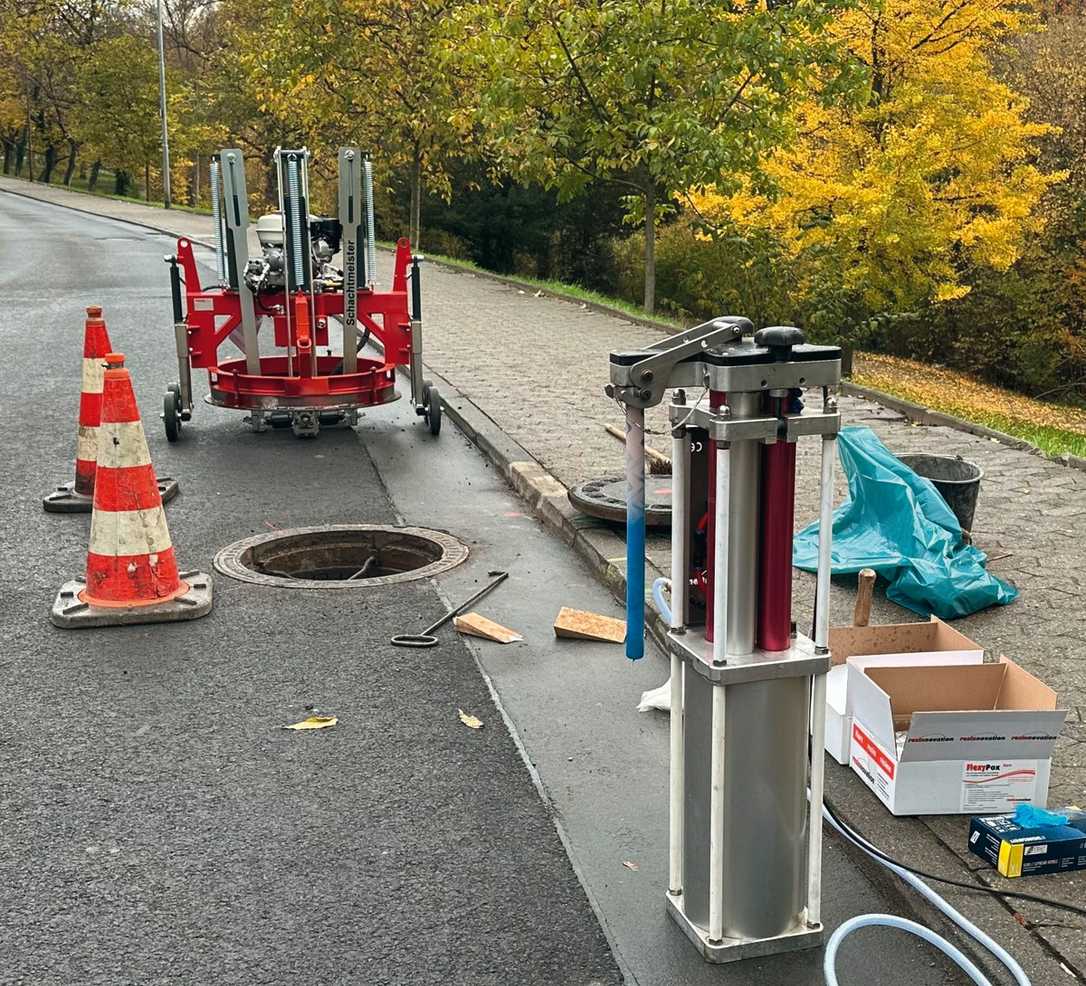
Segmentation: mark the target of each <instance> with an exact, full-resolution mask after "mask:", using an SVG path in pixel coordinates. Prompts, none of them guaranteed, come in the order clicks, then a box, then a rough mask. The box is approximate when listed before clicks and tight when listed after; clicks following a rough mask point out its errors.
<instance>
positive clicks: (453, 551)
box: [215, 524, 468, 589]
mask: <svg viewBox="0 0 1086 986" xmlns="http://www.w3.org/2000/svg"><path fill="white" fill-rule="evenodd" d="M467 555H468V549H467V547H466V546H465V545H464V544H463V543H462V542H460V541H458V540H457V539H456V538H454V537H452V536H451V535H448V534H445V533H443V532H441V531H430V530H426V529H424V528H417V527H415V528H398V527H383V526H380V525H370V524H355V525H337V526H329V527H309V528H297V529H294V530H288V531H279V532H276V533H275V534H264V535H257V536H256V537H251V538H246V539H245V540H244V541H239V542H237V543H235V544H232V545H229V546H227V547H226V548H224V549H223V550H222V551H220V552H219V553H218V555H217V556H216V558H215V567H216V568H217V569H218V570H219V571H220V572H222V573H223V574H225V575H230V576H232V577H233V578H237V579H241V580H243V581H246V582H255V583H258V584H262V585H278V586H291V585H293V586H298V587H302V588H310V589H317V588H324V587H327V588H349V587H355V586H366V585H387V584H390V583H395V582H406V581H412V580H415V579H423V578H428V577H430V576H432V575H437V574H440V573H441V572H445V571H447V570H448V569H450V568H452V567H454V566H455V565H458V564H460V562H462V561H463V560H464V559H465V558H466V557H467Z"/></svg>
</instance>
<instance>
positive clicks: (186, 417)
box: [166, 383, 192, 421]
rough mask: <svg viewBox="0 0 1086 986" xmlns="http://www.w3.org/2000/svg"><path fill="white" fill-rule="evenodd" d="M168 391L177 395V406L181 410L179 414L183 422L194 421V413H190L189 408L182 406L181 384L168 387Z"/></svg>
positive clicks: (172, 384)
mask: <svg viewBox="0 0 1086 986" xmlns="http://www.w3.org/2000/svg"><path fill="white" fill-rule="evenodd" d="M166 389H167V390H169V391H171V392H172V393H174V394H176V395H177V406H178V408H179V411H178V414H179V415H180V417H181V420H182V421H191V420H192V411H190V410H188V409H187V408H185V407H183V406H182V404H181V384H179V383H170V384H167V385H166Z"/></svg>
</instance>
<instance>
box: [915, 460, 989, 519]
mask: <svg viewBox="0 0 1086 986" xmlns="http://www.w3.org/2000/svg"><path fill="white" fill-rule="evenodd" d="M898 458H899V459H900V460H901V461H902V462H904V463H905V465H907V466H908V467H909V468H910V469H912V471H913V472H915V473H916V474H917V475H918V476H923V477H924V478H925V479H930V480H931V482H932V485H933V486H934V487H935V488H936V489H937V490H938V491H939V492H940V493H941V494H942V495H943V499H944V500H946V502H947V506H948V507H950V509H951V510H953V511H954V516H955V517H957V518H958V523H959V524H961V525H962V530H963V531H966V532H968V531H971V530H973V515H974V514H975V513H976V512H977V496H978V495H979V494H980V481H981V480H982V479H983V478H984V472H983V470H982V469H981V468H980V466H978V465H974V464H973V463H972V462H967V461H966V460H965V459H963V458H962V457H961V456H960V455H959V456H949V455H925V454H923V453H917V454H915V455H899V456H898Z"/></svg>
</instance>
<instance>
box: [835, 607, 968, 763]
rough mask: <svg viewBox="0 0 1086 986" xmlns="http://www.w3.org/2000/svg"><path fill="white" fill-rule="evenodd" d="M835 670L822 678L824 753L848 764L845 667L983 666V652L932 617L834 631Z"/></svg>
mask: <svg viewBox="0 0 1086 986" xmlns="http://www.w3.org/2000/svg"><path fill="white" fill-rule="evenodd" d="M830 654H831V656H832V659H833V667H832V668H831V669H830V673H829V674H828V675H827V677H826V744H825V745H826V752H827V753H829V754H830V756H832V757H833V758H834V760H836V761H837V762H838V763H839V764H847V763H848V757H849V746H850V744H851V741H852V711H851V709H850V708H849V705H848V697H847V696H848V687H847V686H848V668H847V667H846V662H848V663H849V664H856V665H857V666H858V667H869V666H872V665H878V666H880V667H900V666H907V665H915V664H981V663H982V662H983V661H984V648H983V647H981V645H980V644H978V643H977V642H976V641H974V640H970V639H969V638H968V637H967V636H966V635H965V634H964V633H960V632H959V631H957V630H955V629H954V628H953V627H952V626H950V625H949V624H947V623H944V622H943V621H942V620H940V619H939V618H938V617H936V616H933V617H932V618H931V619H930V620H929V621H928V622H927V623H884V624H882V625H881V626H866V627H832V628H831V629H830Z"/></svg>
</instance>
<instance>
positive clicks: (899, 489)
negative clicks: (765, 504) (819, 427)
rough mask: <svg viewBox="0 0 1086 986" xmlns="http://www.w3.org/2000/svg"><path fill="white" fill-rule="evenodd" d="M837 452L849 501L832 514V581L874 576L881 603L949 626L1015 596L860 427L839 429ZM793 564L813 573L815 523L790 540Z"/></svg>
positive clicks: (942, 506) (930, 492)
mask: <svg viewBox="0 0 1086 986" xmlns="http://www.w3.org/2000/svg"><path fill="white" fill-rule="evenodd" d="M837 447H838V449H839V450H840V454H841V464H842V465H843V466H844V468H845V475H846V476H847V477H848V491H849V498H848V499H847V500H846V501H845V502H844V503H843V504H841V506H840V507H838V508H837V510H836V511H834V515H833V551H832V556H831V557H832V565H831V570H832V572H833V574H834V575H849V574H855V573H856V572H858V571H860V569H861V568H871V569H874V570H875V571H876V572H877V573H878V574H879V575H880V576H881V577H882V578H884V579H886V581H887V582H889V586H888V587H887V590H886V597H887V598H888V599H890V600H891V601H893V602H895V603H897V604H898V605H899V606H904V607H905V608H906V609H911V610H912V611H913V612H914V613H920V614H921V615H923V616H930V615H931V614H932V613H934V614H935V615H936V616H938V617H939V618H940V619H944V620H953V619H956V618H958V617H960V616H968V615H969V614H970V613H976V612H977V611H978V610H982V609H984V608H985V607H987V606H992V605H993V604H996V603H999V604H1001V605H1006V604H1007V603H1010V602H1013V601H1014V600H1015V599H1016V598H1017V597H1018V590H1017V589H1016V588H1014V586H1012V585H1008V584H1007V583H1006V582H1003V581H1001V580H1000V579H997V578H996V577H995V576H994V575H990V574H989V573H988V572H987V571H985V569H984V563H985V562H986V561H987V557H986V556H985V554H984V552H983V551H981V550H980V549H979V548H977V547H974V546H973V545H972V544H968V543H966V541H965V539H964V538H963V537H962V528H961V525H960V524H959V523H958V518H957V517H955V516H954V512H953V511H952V510H951V509H950V507H948V506H947V504H946V501H945V500H944V499H943V497H942V496H941V495H940V493H939V491H938V490H937V489H936V488H935V487H934V486H933V485H932V484H931V482H930V480H927V479H924V477H922V476H918V475H917V474H916V473H915V472H913V471H912V469H910V468H909V467H908V466H907V465H905V464H904V463H903V462H901V461H900V460H898V459H897V458H896V457H895V456H894V454H893V453H892V452H891V451H890V450H889V449H888V448H887V447H886V446H885V445H883V444H882V442H881V441H879V439H878V437H877V436H876V435H875V433H874V432H873V431H872V430H871V429H870V428H866V427H858V426H853V427H849V428H844V429H842V431H841V434H840V435H839V436H838V440H837ZM792 563H793V564H794V565H795V566H796V567H797V568H802V569H804V570H805V571H808V572H813V571H814V570H815V569H816V568H817V566H818V524H817V522H816V523H814V524H811V525H810V526H809V527H806V528H804V529H803V530H802V531H800V533H799V534H797V535H796V537H795V541H794V543H793V549H792Z"/></svg>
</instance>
